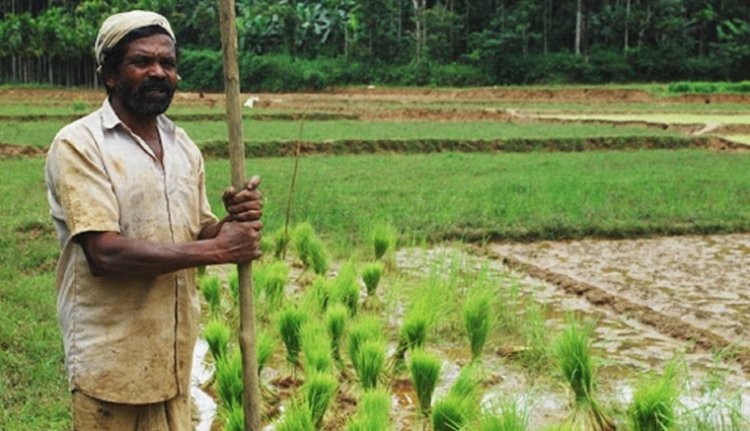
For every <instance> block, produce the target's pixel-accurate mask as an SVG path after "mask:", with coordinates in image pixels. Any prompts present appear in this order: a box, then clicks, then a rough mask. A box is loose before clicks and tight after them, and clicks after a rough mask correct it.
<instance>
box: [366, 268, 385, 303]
mask: <svg viewBox="0 0 750 431" xmlns="http://www.w3.org/2000/svg"><path fill="white" fill-rule="evenodd" d="M382 274H383V264H382V263H380V262H373V263H369V264H367V265H365V266H364V268H362V281H364V282H365V287H366V288H367V295H368V296H373V295H375V290H376V289H377V288H378V283H380V276H381V275H382Z"/></svg>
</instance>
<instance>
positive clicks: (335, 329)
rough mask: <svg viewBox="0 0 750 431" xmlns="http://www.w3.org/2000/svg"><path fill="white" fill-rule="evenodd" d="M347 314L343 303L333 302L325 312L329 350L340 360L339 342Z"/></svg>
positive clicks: (342, 334) (347, 311)
mask: <svg viewBox="0 0 750 431" xmlns="http://www.w3.org/2000/svg"><path fill="white" fill-rule="evenodd" d="M348 316H349V310H348V309H347V308H346V306H344V305H343V304H333V305H332V306H331V307H329V308H328V309H327V310H326V314H325V322H326V330H327V331H328V335H329V337H330V339H331V352H332V354H333V358H334V359H336V360H337V361H340V360H341V342H342V340H343V339H344V330H345V328H346V322H347V320H348Z"/></svg>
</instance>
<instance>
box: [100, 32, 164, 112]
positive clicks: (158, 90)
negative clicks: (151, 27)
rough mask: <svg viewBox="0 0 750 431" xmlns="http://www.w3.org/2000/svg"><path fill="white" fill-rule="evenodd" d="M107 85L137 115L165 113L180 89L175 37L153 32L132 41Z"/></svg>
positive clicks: (126, 107)
mask: <svg viewBox="0 0 750 431" xmlns="http://www.w3.org/2000/svg"><path fill="white" fill-rule="evenodd" d="M107 85H108V86H110V88H114V91H113V93H112V96H113V97H116V98H119V99H120V101H121V102H122V105H123V107H124V108H125V109H127V110H128V111H129V112H130V113H131V114H133V115H135V116H138V117H148V116H155V115H159V114H162V113H164V111H166V110H167V108H169V105H170V104H171V103H172V96H173V95H174V92H175V89H177V55H176V51H175V45H174V41H173V40H172V39H171V38H170V37H169V36H167V35H166V34H154V35H151V36H147V37H142V38H140V39H136V40H134V41H132V42H130V43H129V44H128V47H127V50H126V52H125V56H124V58H123V60H122V63H121V64H120V66H119V67H118V69H117V75H116V76H111V77H109V78H108V79H107Z"/></svg>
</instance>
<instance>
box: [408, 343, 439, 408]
mask: <svg viewBox="0 0 750 431" xmlns="http://www.w3.org/2000/svg"><path fill="white" fill-rule="evenodd" d="M440 368H441V363H440V359H438V358H436V357H435V356H433V355H431V354H429V353H427V352H425V351H424V350H422V349H416V350H413V351H412V353H411V360H410V362H409V372H410V374H411V381H412V384H413V385H414V389H415V390H416V392H417V399H418V400H419V410H420V411H421V413H422V414H423V415H425V416H427V415H428V414H429V411H430V404H431V403H432V393H433V392H434V391H435V386H436V385H437V381H438V377H439V375H440Z"/></svg>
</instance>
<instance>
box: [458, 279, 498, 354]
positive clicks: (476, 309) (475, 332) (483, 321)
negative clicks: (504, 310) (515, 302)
mask: <svg viewBox="0 0 750 431" xmlns="http://www.w3.org/2000/svg"><path fill="white" fill-rule="evenodd" d="M491 306H492V292H491V291H490V290H489V289H486V288H484V287H480V286H475V288H474V290H472V292H470V293H469V296H468V297H467V298H466V302H464V305H463V316H464V329H465V330H466V334H467V335H468V337H469V344H470V345H471V359H472V361H476V360H478V359H479V357H480V356H481V355H482V350H483V349H484V344H485V342H486V341H487V334H489V332H490V328H491V326H492V310H491Z"/></svg>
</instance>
